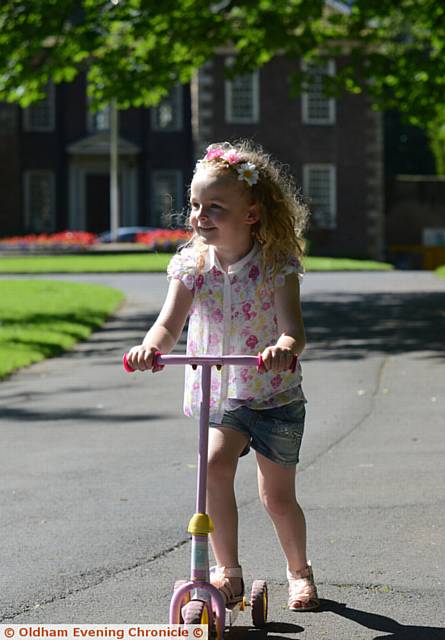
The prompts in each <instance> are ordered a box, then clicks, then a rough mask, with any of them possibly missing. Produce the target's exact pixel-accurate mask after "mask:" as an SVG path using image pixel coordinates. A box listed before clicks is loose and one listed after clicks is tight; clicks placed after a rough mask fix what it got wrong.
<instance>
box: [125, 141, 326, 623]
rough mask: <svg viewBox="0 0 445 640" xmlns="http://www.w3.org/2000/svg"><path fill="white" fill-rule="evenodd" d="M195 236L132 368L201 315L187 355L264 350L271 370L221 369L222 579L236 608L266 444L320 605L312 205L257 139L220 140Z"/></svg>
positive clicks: (167, 346) (213, 454)
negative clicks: (241, 475) (312, 403)
mask: <svg viewBox="0 0 445 640" xmlns="http://www.w3.org/2000/svg"><path fill="white" fill-rule="evenodd" d="M190 196H191V197H190V207H191V211H190V226H191V228H192V230H193V235H192V238H191V240H190V241H189V242H188V243H187V245H185V246H184V247H183V248H182V249H181V250H180V251H179V253H177V254H176V255H175V256H174V257H173V259H172V260H171V262H170V264H169V266H168V270H167V273H168V277H169V279H170V286H169V290H168V294H167V298H166V300H165V303H164V306H163V308H162V310H161V312H160V314H159V317H158V318H157V320H156V322H155V324H154V325H153V326H152V328H151V329H150V330H149V331H148V333H147V335H146V336H145V338H144V341H143V343H142V344H140V345H137V346H135V347H133V348H132V349H131V350H130V352H129V354H128V361H129V364H130V365H131V366H132V367H133V368H135V369H139V370H141V371H144V370H147V369H152V370H153V354H154V353H155V352H156V351H160V352H161V353H164V354H166V353H168V352H169V351H171V350H172V349H173V347H174V346H175V344H176V342H177V341H178V339H179V337H180V336H181V333H182V330H183V327H184V325H185V322H186V319H187V317H188V316H190V320H189V329H188V340H187V353H188V354H190V355H198V354H209V355H210V354H212V355H221V354H245V355H256V354H257V353H259V352H261V354H262V357H263V360H264V366H265V370H266V371H265V373H263V374H258V373H257V372H256V371H255V370H251V369H248V368H243V367H223V368H222V370H221V371H217V370H216V369H215V368H213V369H212V384H211V389H212V399H211V408H210V412H211V413H210V421H211V422H210V427H211V428H210V434H209V466H208V492H207V508H208V512H209V515H210V516H211V518H212V520H213V522H214V525H215V532H214V533H213V534H212V535H211V545H212V549H213V552H214V555H215V558H216V562H217V566H216V567H215V568H214V570H213V571H212V573H211V580H212V583H213V584H214V585H215V586H216V587H217V588H218V589H220V590H221V592H222V594H223V596H224V598H225V601H226V603H227V604H233V603H235V602H238V601H239V600H241V599H242V597H243V594H244V584H243V580H242V571H241V566H240V564H239V559H238V512H237V505H236V500H235V493H234V479H235V472H236V468H237V464H238V459H239V457H240V456H242V455H245V454H247V453H248V451H249V449H250V447H252V448H253V449H254V450H255V453H256V458H257V464H258V486H259V493H260V497H261V500H262V502H263V504H264V506H265V508H266V510H267V512H268V513H269V515H270V517H271V519H272V522H273V525H274V527H275V530H276V533H277V536H278V539H279V541H280V543H281V546H282V548H283V551H284V554H285V556H286V560H287V578H288V581H289V608H290V609H292V610H294V611H308V610H312V609H315V608H317V607H318V606H319V602H318V597H317V591H316V587H315V584H314V579H313V574H312V568H311V564H310V562H309V561H308V560H307V557H306V522H305V518H304V514H303V512H302V510H301V507H300V506H299V504H298V503H297V500H296V496H295V471H296V465H297V463H298V454H299V449H300V445H301V439H302V436H303V429H304V418H305V402H306V400H305V397H304V395H303V391H302V388H301V380H302V377H301V368H300V365H299V364H298V367H297V370H296V372H294V373H292V372H291V371H289V367H290V366H291V363H292V360H293V356H294V355H300V354H301V352H302V351H303V348H304V346H305V335H304V326H303V320H302V317H301V309H300V295H299V278H301V277H302V273H303V268H302V266H301V264H300V261H299V258H300V257H301V255H302V252H303V239H302V232H303V229H304V226H305V222H306V219H307V209H306V208H305V207H304V206H303V205H302V204H301V203H300V202H299V200H298V198H297V195H296V188H295V185H294V183H293V181H292V179H291V178H290V177H289V176H288V175H286V174H285V172H284V171H283V170H282V168H281V167H280V166H279V165H277V164H276V163H274V162H273V161H272V160H271V159H270V158H269V156H267V155H266V154H265V153H264V152H263V151H262V150H261V148H259V147H256V146H254V145H253V144H251V143H250V142H246V141H244V142H241V143H237V144H235V145H231V144H229V143H227V142H224V143H217V144H213V145H210V147H208V149H207V153H206V154H205V156H204V158H203V159H202V160H200V161H198V163H197V165H196V169H195V174H194V177H193V181H192V184H191V189H190ZM199 375H200V372H199V370H198V371H194V370H193V369H192V368H191V367H187V368H186V381H185V396H184V411H185V414H186V415H189V416H194V417H198V416H199V404H200V382H199V380H200V379H199Z"/></svg>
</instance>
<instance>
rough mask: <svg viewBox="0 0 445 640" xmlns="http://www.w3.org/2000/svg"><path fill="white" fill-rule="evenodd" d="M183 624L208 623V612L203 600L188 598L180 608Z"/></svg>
mask: <svg viewBox="0 0 445 640" xmlns="http://www.w3.org/2000/svg"><path fill="white" fill-rule="evenodd" d="M182 616H183V618H184V624H207V625H208V624H209V622H210V613H209V608H208V604H207V602H204V600H190V602H188V603H187V604H186V605H185V606H184V607H183V609H182Z"/></svg>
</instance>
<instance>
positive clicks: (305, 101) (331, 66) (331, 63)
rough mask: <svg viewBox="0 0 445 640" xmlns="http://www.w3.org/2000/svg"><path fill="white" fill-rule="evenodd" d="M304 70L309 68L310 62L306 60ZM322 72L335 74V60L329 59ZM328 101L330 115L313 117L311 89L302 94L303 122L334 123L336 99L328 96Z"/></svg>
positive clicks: (302, 66) (330, 74) (303, 64)
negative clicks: (311, 112) (311, 111)
mask: <svg viewBox="0 0 445 640" xmlns="http://www.w3.org/2000/svg"><path fill="white" fill-rule="evenodd" d="M301 68H302V70H303V71H307V70H308V68H309V65H308V63H306V62H305V61H304V60H303V61H302V63H301ZM320 71H321V72H322V73H325V74H326V75H329V76H332V77H333V76H335V60H328V62H327V64H326V67H324V69H323V68H320ZM326 102H327V104H328V116H327V117H326V118H317V117H313V116H312V115H311V114H310V91H304V92H303V93H302V94H301V113H302V120H303V124H319V125H333V124H335V122H336V117H337V114H336V111H337V109H336V100H335V98H333V97H329V96H326Z"/></svg>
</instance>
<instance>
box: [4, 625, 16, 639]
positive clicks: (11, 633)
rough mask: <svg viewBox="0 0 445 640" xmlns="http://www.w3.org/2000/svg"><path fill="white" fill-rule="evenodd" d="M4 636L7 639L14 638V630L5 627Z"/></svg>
mask: <svg viewBox="0 0 445 640" xmlns="http://www.w3.org/2000/svg"><path fill="white" fill-rule="evenodd" d="M5 636H6V637H7V638H12V637H13V636H14V629H11V627H7V628H6V629H5Z"/></svg>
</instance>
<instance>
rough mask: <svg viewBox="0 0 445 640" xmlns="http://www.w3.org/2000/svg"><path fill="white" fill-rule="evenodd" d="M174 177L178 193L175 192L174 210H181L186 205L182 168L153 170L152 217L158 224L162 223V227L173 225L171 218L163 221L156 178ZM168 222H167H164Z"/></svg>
mask: <svg viewBox="0 0 445 640" xmlns="http://www.w3.org/2000/svg"><path fill="white" fill-rule="evenodd" d="M165 177H168V179H171V178H173V179H174V180H175V182H176V193H174V194H173V206H172V210H173V211H180V210H181V209H182V208H183V206H184V194H183V174H182V171H181V170H180V169H154V170H152V172H151V207H150V208H151V214H152V215H151V217H152V219H154V221H155V222H156V224H158V222H159V223H160V224H161V226H162V228H168V227H170V226H171V220H167V221H165V220H164V221H163V219H162V218H163V212H161V213H159V212H158V210H157V192H156V179H157V178H165ZM163 222H167V224H162V223H163Z"/></svg>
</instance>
